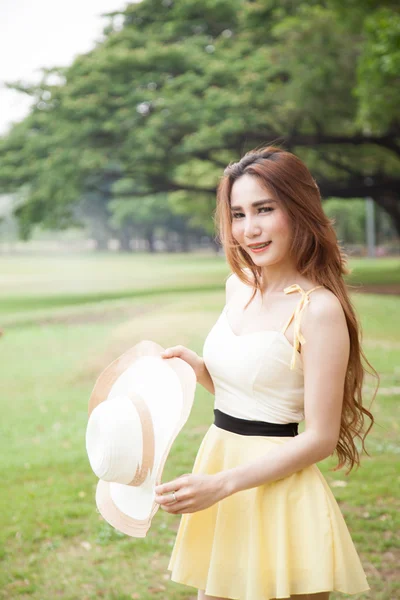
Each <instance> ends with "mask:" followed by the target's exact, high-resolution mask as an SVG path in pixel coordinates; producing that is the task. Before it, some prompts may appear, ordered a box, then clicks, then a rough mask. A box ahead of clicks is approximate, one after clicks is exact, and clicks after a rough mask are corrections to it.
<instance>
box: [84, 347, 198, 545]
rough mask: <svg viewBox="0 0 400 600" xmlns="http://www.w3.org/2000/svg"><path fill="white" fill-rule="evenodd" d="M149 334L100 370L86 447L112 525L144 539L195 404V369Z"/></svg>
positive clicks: (102, 507)
mask: <svg viewBox="0 0 400 600" xmlns="http://www.w3.org/2000/svg"><path fill="white" fill-rule="evenodd" d="M163 351H164V348H163V347H162V346H160V345H159V344H157V343H156V342H152V341H148V340H144V341H141V342H139V343H138V344H136V345H135V346H133V347H132V348H130V349H129V350H128V351H127V352H125V353H124V354H122V356H120V357H119V358H117V359H116V360H115V361H114V362H112V363H111V364H110V365H109V366H108V367H107V368H106V369H105V370H104V371H103V372H102V373H101V374H100V376H99V378H98V379H97V381H96V384H95V386H94V388H93V391H92V394H91V396H90V400H89V421H88V425H87V430H86V450H87V453H88V456H89V462H90V465H91V467H92V469H93V471H94V473H95V474H96V475H97V477H99V479H100V481H99V482H98V484H97V490H96V504H97V507H98V509H99V511H100V513H101V515H102V516H103V517H104V519H105V520H106V521H108V523H110V525H112V526H113V527H115V528H116V529H118V530H119V531H122V532H123V533H126V534H127V535H130V536H133V537H144V536H145V535H146V533H147V531H148V529H149V527H150V524H151V519H152V518H153V516H154V515H155V513H156V512H157V510H158V508H159V504H157V503H156V502H155V501H154V498H155V487H156V486H157V485H159V484H160V483H161V475H162V471H163V469H164V465H165V461H166V459H167V456H168V454H169V451H170V449H171V446H172V444H173V442H174V440H175V438H176V436H177V435H178V433H179V432H180V430H181V429H182V427H183V425H184V424H185V422H186V420H187V418H188V416H189V414H190V411H191V408H192V404H193V399H194V394H195V389H196V375H195V372H194V370H193V369H192V367H191V366H190V365H189V364H188V363H186V362H185V361H183V360H181V359H180V358H168V359H164V358H161V353H162V352H163Z"/></svg>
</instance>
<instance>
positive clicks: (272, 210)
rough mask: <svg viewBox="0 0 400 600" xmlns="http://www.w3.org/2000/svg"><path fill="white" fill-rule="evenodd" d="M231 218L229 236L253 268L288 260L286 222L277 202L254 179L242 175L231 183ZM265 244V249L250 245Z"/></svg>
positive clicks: (287, 222) (287, 224) (287, 225)
mask: <svg viewBox="0 0 400 600" xmlns="http://www.w3.org/2000/svg"><path fill="white" fill-rule="evenodd" d="M253 203H257V205H256V206H253ZM231 215H232V235H233V237H234V238H235V240H236V241H237V242H238V243H239V244H240V245H241V247H242V248H243V250H244V251H245V252H247V254H248V255H249V256H250V257H251V259H252V261H253V262H254V263H255V264H256V265H258V266H260V267H262V266H264V265H265V266H267V265H272V264H276V263H279V262H281V261H287V260H288V258H289V248H290V242H291V230H290V226H289V220H288V218H287V216H286V214H285V213H284V211H283V209H282V207H281V205H280V203H279V201H278V200H276V199H275V198H274V196H273V194H272V193H271V192H268V191H266V190H265V189H264V188H263V187H261V185H260V184H259V181H258V179H257V178H256V177H254V176H252V175H248V174H245V175H242V176H241V177H239V179H237V180H236V181H235V183H234V184H233V186H232V191H231ZM264 242H270V243H269V244H268V246H267V247H266V248H264V249H261V250H258V251H255V250H252V249H251V248H250V244H251V245H253V244H262V243H264Z"/></svg>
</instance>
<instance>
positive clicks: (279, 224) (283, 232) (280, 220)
mask: <svg viewBox="0 0 400 600" xmlns="http://www.w3.org/2000/svg"><path fill="white" fill-rule="evenodd" d="M275 212H276V215H275V214H274V218H273V222H272V223H271V225H272V227H271V230H270V231H271V234H274V233H275V234H277V235H279V236H280V237H282V238H288V237H290V224H289V220H288V218H287V216H286V215H285V213H283V212H282V211H280V210H279V211H278V210H277V211H275Z"/></svg>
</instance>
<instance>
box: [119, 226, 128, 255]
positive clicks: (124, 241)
mask: <svg viewBox="0 0 400 600" xmlns="http://www.w3.org/2000/svg"><path fill="white" fill-rule="evenodd" d="M116 235H117V238H118V241H119V251H120V252H132V248H131V246H130V241H131V231H130V229H128V228H122V229H120V230H119V231H118V232H117V234H116Z"/></svg>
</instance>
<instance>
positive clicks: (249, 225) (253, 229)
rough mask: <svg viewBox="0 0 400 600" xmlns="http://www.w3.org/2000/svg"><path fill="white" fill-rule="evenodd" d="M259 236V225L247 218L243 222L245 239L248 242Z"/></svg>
mask: <svg viewBox="0 0 400 600" xmlns="http://www.w3.org/2000/svg"><path fill="white" fill-rule="evenodd" d="M260 234H261V227H260V225H258V224H257V222H256V220H255V219H252V218H251V217H248V218H247V219H246V220H245V224H244V235H245V237H246V238H248V239H249V240H251V239H253V238H254V237H258V236H259V235H260Z"/></svg>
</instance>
